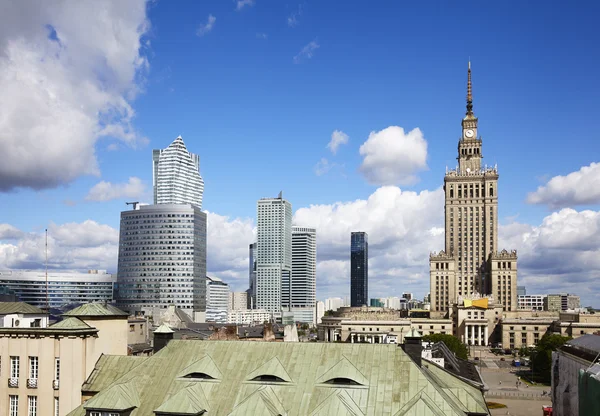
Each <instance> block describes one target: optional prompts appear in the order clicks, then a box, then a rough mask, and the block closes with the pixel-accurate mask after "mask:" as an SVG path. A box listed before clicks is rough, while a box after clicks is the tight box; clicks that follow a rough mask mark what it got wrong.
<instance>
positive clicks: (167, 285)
mask: <svg viewBox="0 0 600 416" xmlns="http://www.w3.org/2000/svg"><path fill="white" fill-rule="evenodd" d="M118 267H119V271H118V297H117V304H118V305H119V307H120V308H121V309H123V310H126V311H129V312H134V311H140V310H142V308H166V307H167V306H169V305H175V306H176V307H178V308H181V309H183V310H184V311H185V312H186V313H188V315H190V317H192V318H194V319H195V320H203V314H204V313H205V311H206V214H205V213H203V212H202V211H200V208H199V207H198V206H195V205H184V204H160V205H142V206H139V208H138V209H135V210H130V211H123V212H121V232H120V238H119V266H118ZM195 313H199V314H200V315H197V314H195Z"/></svg>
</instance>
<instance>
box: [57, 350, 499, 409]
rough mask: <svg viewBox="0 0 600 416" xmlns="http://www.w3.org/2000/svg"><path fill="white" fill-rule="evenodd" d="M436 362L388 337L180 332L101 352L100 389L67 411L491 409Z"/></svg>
mask: <svg viewBox="0 0 600 416" xmlns="http://www.w3.org/2000/svg"><path fill="white" fill-rule="evenodd" d="M129 360H133V361H129ZM435 367H436V366H435V365H426V366H423V367H419V366H417V365H416V364H415V363H414V362H413V361H412V360H411V359H410V358H409V356H408V355H407V354H406V353H405V352H404V351H402V349H401V348H399V347H397V346H395V345H386V344H346V343H339V344H338V343H264V342H249V341H178V340H173V341H170V342H169V343H168V344H167V346H166V347H165V348H163V349H162V350H160V351H159V352H158V353H157V354H155V355H153V356H151V357H143V358H141V357H119V358H113V357H111V356H103V357H101V358H100V360H99V361H98V362H97V364H96V368H95V369H94V370H93V372H92V374H91V375H90V377H89V378H88V380H87V381H86V383H85V384H84V386H83V390H84V391H88V392H91V393H93V392H95V391H99V393H97V394H96V395H94V396H93V397H92V398H91V399H90V400H89V401H87V402H86V403H84V404H82V405H81V406H79V407H78V408H77V409H75V410H73V411H72V412H71V413H70V414H69V416H83V415H85V412H86V409H87V410H93V409H106V410H105V411H110V410H117V409H132V410H131V413H130V416H141V415H152V414H154V412H158V413H160V414H163V413H164V414H175V413H176V414H189V415H199V414H204V413H206V414H209V415H232V416H235V415H249V414H260V415H290V416H292V415H294V416H295V415H302V416H305V415H381V414H386V415H395V416H405V415H412V414H435V415H437V416H442V415H453V416H458V415H467V414H468V415H472V416H475V415H488V414H489V412H488V409H487V407H486V404H485V400H484V398H483V395H482V393H481V391H480V390H479V389H477V388H476V387H474V386H472V385H470V384H469V383H466V382H464V381H463V380H461V379H459V378H458V377H455V376H454V375H452V374H450V373H449V372H447V371H446V370H444V369H441V368H435Z"/></svg>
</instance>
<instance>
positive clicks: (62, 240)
mask: <svg viewBox="0 0 600 416" xmlns="http://www.w3.org/2000/svg"><path fill="white" fill-rule="evenodd" d="M13 228H14V227H13ZM45 244H46V241H45V232H44V230H42V231H40V232H31V233H27V232H23V231H21V230H19V236H18V239H16V241H12V242H10V243H2V242H0V268H5V269H42V268H44V264H45ZM118 247H119V233H118V231H117V230H115V229H114V228H112V227H110V226H108V225H103V224H98V223H97V222H95V221H91V220H87V221H84V222H82V223H68V224H61V225H57V224H54V223H51V224H50V225H49V226H48V265H49V267H50V268H55V269H67V270H85V269H109V270H113V271H116V266H117V256H118Z"/></svg>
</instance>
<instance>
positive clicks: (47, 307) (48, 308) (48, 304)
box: [46, 228, 50, 313]
mask: <svg viewBox="0 0 600 416" xmlns="http://www.w3.org/2000/svg"><path fill="white" fill-rule="evenodd" d="M46 311H47V312H48V313H50V302H49V300H48V229H47V228H46Z"/></svg>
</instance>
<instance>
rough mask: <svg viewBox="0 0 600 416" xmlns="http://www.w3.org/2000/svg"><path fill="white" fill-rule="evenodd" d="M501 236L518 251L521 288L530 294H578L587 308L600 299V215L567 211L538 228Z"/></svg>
mask: <svg viewBox="0 0 600 416" xmlns="http://www.w3.org/2000/svg"><path fill="white" fill-rule="evenodd" d="M499 236H500V238H501V241H500V243H501V246H504V247H506V248H515V249H517V250H518V256H519V262H518V268H519V274H518V276H519V285H525V286H526V287H527V292H528V293H531V294H545V293H567V292H568V293H575V294H578V295H580V296H581V297H582V303H584V304H585V305H589V304H590V303H592V304H594V302H596V299H598V297H599V296H600V288H598V287H597V282H598V279H599V278H600V212H598V211H590V210H585V211H576V210H574V209H570V208H565V209H562V210H560V211H558V212H554V213H552V214H550V215H548V216H546V217H545V218H544V219H543V220H542V222H541V224H540V225H537V226H536V225H530V224H521V223H516V222H513V223H510V224H507V225H504V226H501V227H500V230H499ZM596 305H597V303H596Z"/></svg>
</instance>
